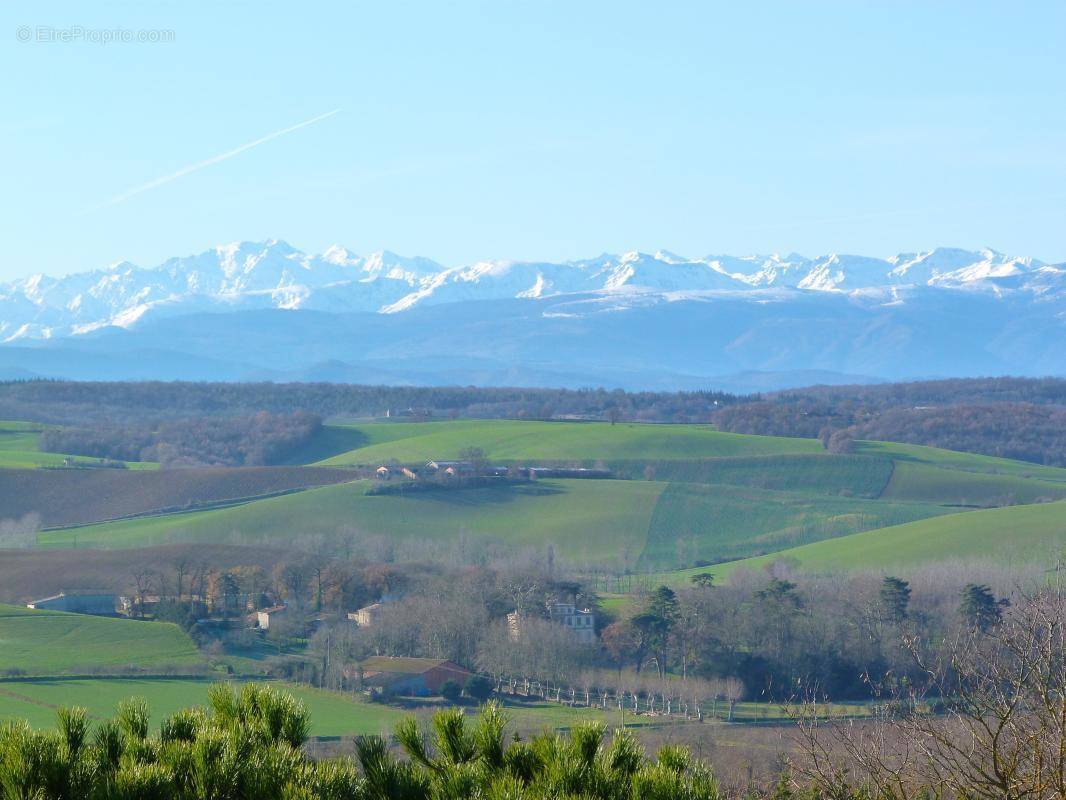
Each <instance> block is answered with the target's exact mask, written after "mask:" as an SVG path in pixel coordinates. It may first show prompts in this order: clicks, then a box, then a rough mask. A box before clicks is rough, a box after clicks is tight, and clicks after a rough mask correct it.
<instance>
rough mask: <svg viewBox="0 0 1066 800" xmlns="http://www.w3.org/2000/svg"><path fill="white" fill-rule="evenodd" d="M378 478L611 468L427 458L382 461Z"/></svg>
mask: <svg viewBox="0 0 1066 800" xmlns="http://www.w3.org/2000/svg"><path fill="white" fill-rule="evenodd" d="M374 475H375V477H377V479H378V480H382V481H388V480H392V479H393V478H408V479H409V480H417V479H418V478H426V477H448V478H475V477H476V478H508V477H511V478H532V479H536V478H601V479H602V478H610V477H612V474H611V471H610V470H609V469H594V468H591V467H553V466H536V467H527V466H492V465H478V464H475V463H474V462H472V461H449V460H443V459H439V460H434V461H427V462H426V463H425V465H423V466H421V467H415V466H411V465H403V464H382V465H381V466H379V467H378V468H377V469H375V470H374Z"/></svg>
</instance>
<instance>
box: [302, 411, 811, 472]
mask: <svg viewBox="0 0 1066 800" xmlns="http://www.w3.org/2000/svg"><path fill="white" fill-rule="evenodd" d="M348 427H349V429H354V430H357V431H359V432H360V433H362V434H364V435H365V436H366V437H367V438H366V443H365V444H363V445H361V446H360V447H357V448H355V449H352V450H349V451H347V452H345V453H341V454H339V455H335V456H333V457H332V458H328V459H325V460H324V461H321V462H319V463H320V465H324V466H338V465H348V464H364V465H365V464H383V463H388V462H391V461H397V462H403V463H418V462H423V461H428V460H431V459H438V460H439V459H456V458H458V457H459V455H460V453H461V452H462V451H463V450H464V449H466V448H469V447H477V448H480V449H481V450H483V451H484V452H485V454H486V456H487V457H489V458H492V459H499V460H501V461H515V460H537V459H543V460H548V461H559V460H575V461H584V460H608V459H633V458H640V459H685V458H690V459H691V458H716V457H724V456H739V455H776V454H780V453H817V452H820V451H821V450H822V446H821V444H819V443H818V442H817V441H815V440H814V439H788V438H783V437H773V436H747V435H744V434H738V433H722V432H721V431H718V430H715V429H714V428H713V427H712V426H710V425H652V424H637V423H619V424H617V425H611V424H610V423H606V422H534V421H524V420H455V421H449V422H404V423H367V424H364V425H353V426H348Z"/></svg>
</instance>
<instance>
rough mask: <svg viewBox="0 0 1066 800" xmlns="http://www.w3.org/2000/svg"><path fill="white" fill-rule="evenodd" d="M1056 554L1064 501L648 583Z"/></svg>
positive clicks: (1064, 526)
mask: <svg viewBox="0 0 1066 800" xmlns="http://www.w3.org/2000/svg"><path fill="white" fill-rule="evenodd" d="M1064 551H1066V502H1056V503H1042V504H1037V505H1028V506H1008V507H1005V508H991V509H983V510H980V511H967V512H962V513H954V514H947V515H944V516H940V517H933V518H930V519H924V520H919V521H917V522H910V523H907V524H904V525H896V526H893V527H890V528H881V529H880V530H875V531H866V532H863V533H854V534H851V535H850V536H843V537H840V538H836V539H828V540H825V541H821V542H815V543H813V544H807V545H803V546H800V547H793V548H789V549H786V550H781V551H779V552H776V553H771V554H769V555H765V556H760V557H758V558H748V559H743V560H739V561H732V562H729V563H727V564H719V565H716V566H713V567H704V568H696V569H686V570H677V571H674V572H668V573H658V574H655V575H652V576H649V580H651V581H652V582H655V581H660V582H664V583H668V584H673V585H685V584H687V583H689V581H690V578H691V576H692V575H695V574H696V573H699V572H711V573H713V574H714V575H715V576H716V577H719V578H723V577H725V576H727V575H728V574H729V573H730V572H732V571H734V570H736V569H740V568H748V569H761V568H762V567H764V566H765V565H766V564H770V563H772V562H774V561H776V560H779V559H783V560H786V561H788V562H789V563H791V564H793V565H794V566H795V567H796V568H798V569H801V570H804V571H807V572H855V571H872V572H884V571H885V570H888V569H892V570H904V571H905V570H907V569H914V568H918V567H922V566H928V565H932V564H936V563H944V562H958V561H966V560H979V561H995V562H996V563H999V564H1001V565H1003V566H1010V565H1012V564H1016V565H1019V566H1020V565H1025V564H1047V565H1052V564H1054V563H1056V560H1057V559H1061V558H1062V556H1063V555H1064V554H1066V552H1064Z"/></svg>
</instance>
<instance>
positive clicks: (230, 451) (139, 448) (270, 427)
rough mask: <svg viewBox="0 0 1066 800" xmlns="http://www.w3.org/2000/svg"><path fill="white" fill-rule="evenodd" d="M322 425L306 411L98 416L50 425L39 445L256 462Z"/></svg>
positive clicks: (277, 457) (276, 459) (145, 457)
mask: <svg viewBox="0 0 1066 800" xmlns="http://www.w3.org/2000/svg"><path fill="white" fill-rule="evenodd" d="M321 428H322V420H321V418H320V417H318V416H317V415H315V414H311V413H309V412H306V411H293V412H290V413H282V414H272V413H269V412H266V411H260V412H258V413H255V414H252V415H249V416H225V417H209V416H204V417H179V418H167V419H162V420H156V421H137V420H131V421H124V422H122V423H116V422H98V423H95V424H93V425H92V426H91V427H89V426H86V427H64V428H46V429H45V430H44V431H42V432H41V435H40V440H39V447H40V449H41V450H44V451H47V452H52V453H69V454H71V455H79V456H91V457H94V458H107V459H117V460H121V461H157V462H159V463H160V464H161V465H162V466H164V467H182V466H228V467H252V466H265V465H269V464H277V463H281V462H283V461H284V460H285V459H286V457H287V456H288V455H289V454H291V453H292V452H294V451H295V450H296V449H297V448H299V447H301V446H302V445H305V444H307V442H309V441H310V440H311V438H312V437H314V435H315V434H316V433H318V431H319V430H321Z"/></svg>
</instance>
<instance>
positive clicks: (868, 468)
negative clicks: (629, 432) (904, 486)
mask: <svg viewBox="0 0 1066 800" xmlns="http://www.w3.org/2000/svg"><path fill="white" fill-rule="evenodd" d="M607 466H608V467H609V468H610V469H611V470H613V471H614V473H615V474H616V475H618V476H619V477H625V478H631V479H634V480H642V479H649V478H650V479H653V480H657V481H679V482H684V483H717V484H728V485H732V486H750V487H752V488H754V489H774V490H782V491H790V492H811V493H814V494H832V495H840V496H843V497H866V498H877V497H880V496H881V493H882V492H883V491H884V489H885V487H886V485H887V484H888V482H889V480H890V478H891V477H892V470H893V462H892V461H891V460H890V459H887V458H878V457H876V456H852V455H830V454H829V453H804V454H784V455H773V456H736V457H734V458H704V459H673V460H639V461H637V460H612V461H608V462H607Z"/></svg>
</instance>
